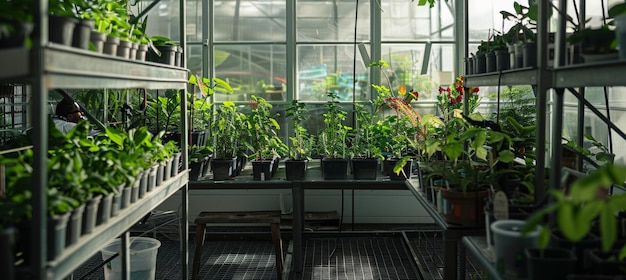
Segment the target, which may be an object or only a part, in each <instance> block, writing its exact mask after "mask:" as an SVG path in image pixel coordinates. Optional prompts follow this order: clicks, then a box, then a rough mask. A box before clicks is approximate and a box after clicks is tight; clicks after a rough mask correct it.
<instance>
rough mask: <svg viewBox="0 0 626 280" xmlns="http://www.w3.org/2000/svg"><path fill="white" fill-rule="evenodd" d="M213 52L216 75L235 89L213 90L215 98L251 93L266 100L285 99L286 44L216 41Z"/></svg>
mask: <svg viewBox="0 0 626 280" xmlns="http://www.w3.org/2000/svg"><path fill="white" fill-rule="evenodd" d="M214 55H215V58H214V60H215V76H216V77H218V78H221V79H224V80H226V81H228V82H229V83H230V85H231V86H232V87H233V89H234V90H235V93H234V94H216V96H215V100H217V101H222V100H231V101H246V100H249V98H250V95H252V94H254V95H256V96H259V97H263V98H265V99H266V100H268V101H284V100H285V91H284V87H285V83H286V80H285V79H286V78H285V77H286V72H285V71H286V70H285V67H286V64H285V46H281V45H219V46H216V47H215V51H214Z"/></svg>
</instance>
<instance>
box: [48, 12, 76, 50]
mask: <svg viewBox="0 0 626 280" xmlns="http://www.w3.org/2000/svg"><path fill="white" fill-rule="evenodd" d="M76 23H78V20H77V19H75V18H71V17H62V16H55V15H50V17H49V21H48V24H49V26H48V40H50V42H53V43H57V44H62V45H65V46H71V45H72V39H73V36H74V26H76Z"/></svg>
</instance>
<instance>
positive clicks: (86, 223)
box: [81, 195, 102, 235]
mask: <svg viewBox="0 0 626 280" xmlns="http://www.w3.org/2000/svg"><path fill="white" fill-rule="evenodd" d="M101 200H102V195H98V196H96V197H94V198H92V199H91V200H90V201H88V202H87V204H86V206H85V213H83V229H82V230H81V233H82V234H83V235H84V234H89V233H91V232H93V229H94V228H95V227H96V218H97V216H98V207H99V206H100V201H101Z"/></svg>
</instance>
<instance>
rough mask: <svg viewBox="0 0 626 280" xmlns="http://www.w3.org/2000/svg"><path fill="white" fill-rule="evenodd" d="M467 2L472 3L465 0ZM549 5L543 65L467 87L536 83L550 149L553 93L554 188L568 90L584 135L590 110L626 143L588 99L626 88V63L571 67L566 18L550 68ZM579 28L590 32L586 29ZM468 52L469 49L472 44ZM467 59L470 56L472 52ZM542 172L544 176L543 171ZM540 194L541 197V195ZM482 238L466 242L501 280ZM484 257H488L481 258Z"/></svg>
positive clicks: (541, 162) (541, 42) (540, 26)
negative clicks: (593, 91)
mask: <svg viewBox="0 0 626 280" xmlns="http://www.w3.org/2000/svg"><path fill="white" fill-rule="evenodd" d="M464 2H465V4H467V0H466V1H464ZM548 2H549V1H539V3H540V6H539V9H538V20H537V38H538V41H537V46H539V47H538V48H537V64H538V67H537V68H534V69H515V70H509V71H503V72H501V73H489V74H479V75H468V76H467V77H466V85H468V86H481V85H482V86H490V85H519V84H526V85H533V86H534V88H535V95H536V97H537V118H536V119H537V142H536V143H537V144H536V147H547V146H546V145H547V140H548V138H547V137H548V135H547V134H546V130H547V126H546V124H547V121H548V120H547V119H546V116H547V114H546V113H547V112H546V107H547V95H548V94H549V93H550V91H551V90H553V92H554V94H553V100H552V102H553V103H552V107H551V108H552V112H551V120H550V121H551V127H550V129H551V131H552V132H551V135H550V137H551V138H550V147H551V156H550V160H551V162H550V164H549V166H550V174H548V176H549V178H550V185H549V186H557V185H559V182H558V180H559V178H560V171H561V170H560V164H561V140H562V139H561V137H562V128H563V119H562V116H563V107H564V95H565V92H566V91H569V92H570V93H571V94H572V95H573V96H574V97H576V98H577V99H578V101H579V105H578V120H577V128H578V131H583V125H584V113H585V108H587V109H590V110H591V111H592V112H593V113H595V114H596V116H597V117H598V118H600V119H601V120H603V121H604V122H605V123H606V124H607V126H608V128H609V131H615V132H616V133H617V134H619V135H620V136H621V137H622V138H623V139H626V133H624V132H622V130H621V129H620V128H619V127H617V126H616V125H615V124H614V123H612V122H611V120H610V118H608V117H606V116H604V115H603V114H602V113H601V112H600V111H599V110H598V109H596V108H595V107H594V105H593V104H591V103H590V102H589V101H588V100H586V99H585V95H584V89H585V87H607V86H626V80H624V78H623V74H622V73H624V71H626V61H610V62H595V63H583V64H573V65H565V54H566V52H567V50H566V46H565V32H566V28H565V26H566V18H565V17H564V16H562V15H561V16H559V17H558V21H557V32H556V42H555V57H554V59H555V64H554V66H552V65H547V55H548V52H547V44H545V42H547V37H548V36H547V30H548V29H547V25H548V17H547V11H548V9H550V8H551V7H550V6H549V5H550V4H549V3H548ZM558 2H559V3H558V10H560V11H567V1H566V0H559V1H558ZM578 2H579V4H578V7H581V10H580V13H581V15H580V18H586V17H585V11H584V10H585V9H584V8H582V7H585V5H586V1H585V0H579V1H578ZM463 20H464V21H465V22H466V30H465V32H467V31H468V29H467V13H465V17H464V19H463ZM579 28H584V23H583V26H581V27H579ZM466 48H467V46H466ZM466 57H467V53H466ZM576 140H577V143H579V144H581V143H582V141H583V135H582V133H579V135H578V138H577V139H576ZM539 151H542V149H538V153H537V159H536V166H538V167H539V166H546V159H545V156H546V155H545V153H544V152H539ZM543 170H544V168H537V173H536V174H535V177H536V178H537V179H536V181H535V186H542V187H539V188H538V187H536V188H535V204H536V205H539V204H541V203H542V202H543V199H544V195H545V193H546V192H545V191H546V187H545V186H543V183H540V182H539V181H538V180H539V178H544V176H545V174H544V173H543V172H544V171H543ZM540 172H541V173H540ZM538 191H540V193H539V192H538ZM481 242H482V240H480V239H479V238H464V239H463V244H464V245H465V246H466V247H467V248H469V249H470V251H471V252H472V253H473V254H474V255H476V256H477V257H478V258H479V260H480V261H481V263H483V264H484V266H485V267H486V268H488V271H489V275H490V277H493V278H494V279H499V275H498V273H497V271H495V270H494V269H493V267H492V265H490V263H489V262H488V261H486V260H485V259H484V258H485V256H484V254H483V253H482V251H481V250H479V245H480V244H481ZM481 257H482V259H481Z"/></svg>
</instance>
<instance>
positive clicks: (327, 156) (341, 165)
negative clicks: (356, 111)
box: [318, 91, 352, 180]
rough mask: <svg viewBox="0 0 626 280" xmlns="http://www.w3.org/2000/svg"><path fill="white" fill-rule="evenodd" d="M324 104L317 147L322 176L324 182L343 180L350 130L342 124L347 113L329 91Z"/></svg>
mask: <svg viewBox="0 0 626 280" xmlns="http://www.w3.org/2000/svg"><path fill="white" fill-rule="evenodd" d="M326 95H327V96H328V97H329V98H330V100H329V101H327V102H326V105H325V106H326V110H327V111H326V113H324V115H323V116H324V128H323V129H322V131H321V132H320V134H319V136H318V137H319V138H318V145H319V146H320V147H321V152H322V153H323V158H322V166H321V167H322V176H323V177H324V179H325V180H345V179H347V177H348V158H347V157H346V156H347V146H346V138H347V135H348V131H350V130H351V129H352V128H351V127H349V126H346V125H344V124H343V121H344V120H345V119H346V118H347V115H348V113H347V112H346V111H345V110H344V109H343V108H342V107H341V105H340V104H339V101H338V100H337V99H338V98H339V97H338V96H337V94H336V93H334V92H332V91H329V92H327V93H326Z"/></svg>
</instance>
